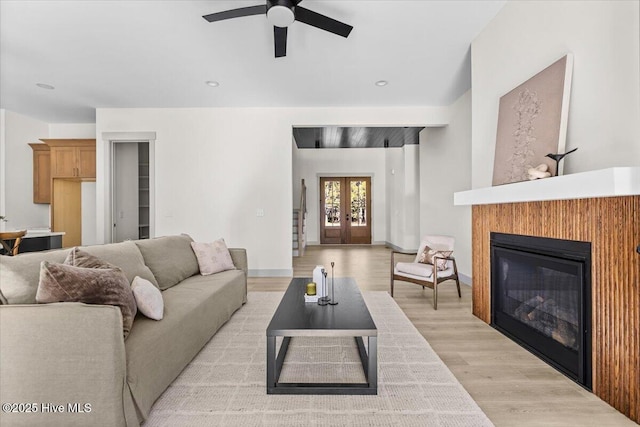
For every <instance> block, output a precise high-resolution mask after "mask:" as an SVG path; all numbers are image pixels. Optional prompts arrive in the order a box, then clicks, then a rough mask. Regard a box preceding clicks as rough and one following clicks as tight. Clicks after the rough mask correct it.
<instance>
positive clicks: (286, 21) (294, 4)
mask: <svg viewBox="0 0 640 427" xmlns="http://www.w3.org/2000/svg"><path fill="white" fill-rule="evenodd" d="M300 2H302V0H266V2H265V3H266V4H264V5H257V6H249V7H241V8H239V9H231V10H227V11H224V12H217V13H212V14H210V15H205V16H203V18H204V19H206V20H207V21H209V22H216V21H222V20H224V19H231V18H240V17H243V16H251V15H261V14H266V15H267V21H269V23H270V24H272V25H273V42H274V46H275V55H276V58H280V57H283V56H287V27H288V26H289V25H291V24H292V23H293V22H294V21H299V22H302V23H304V24H307V25H311V26H312V27H316V28H320V29H321V30H325V31H329V32H330V33H333V34H337V35H339V36H342V37H345V38H346V37H348V36H349V33H350V32H351V30H352V29H353V27H352V26H351V25H347V24H345V23H343V22H340V21H336V20H335V19H332V18H329V17H328V16H324V15H321V14H319V13H317V12H314V11H312V10H309V9H305V8H304V7H300V6H298V4H299V3H300Z"/></svg>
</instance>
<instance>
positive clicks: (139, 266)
mask: <svg viewBox="0 0 640 427" xmlns="http://www.w3.org/2000/svg"><path fill="white" fill-rule="evenodd" d="M81 249H82V250H83V251H85V252H88V253H89V254H91V255H93V256H96V257H98V258H100V259H101V260H103V261H106V262H108V263H109V264H113V265H115V266H116V267H118V268H120V269H121V270H122V271H123V272H124V274H125V275H126V276H127V279H128V280H129V283H131V282H133V279H134V278H135V277H136V276H140V277H142V278H143V279H147V280H148V281H150V282H151V283H153V284H154V285H156V286H158V281H157V280H156V278H155V277H154V273H153V272H152V270H150V269H149V267H147V266H146V265H145V259H144V258H143V257H142V254H141V253H140V250H139V249H138V246H136V244H135V243H133V242H131V241H126V242H121V243H109V244H107V245H96V246H83V247H81Z"/></svg>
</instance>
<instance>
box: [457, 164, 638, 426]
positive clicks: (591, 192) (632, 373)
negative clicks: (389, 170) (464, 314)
mask: <svg viewBox="0 0 640 427" xmlns="http://www.w3.org/2000/svg"><path fill="white" fill-rule="evenodd" d="M454 204H455V205H473V207H472V223H473V224H472V252H473V255H472V257H473V289H472V293H473V314H474V315H475V316H477V317H478V318H480V319H481V320H483V321H484V322H486V323H489V324H492V325H494V322H493V320H494V319H492V310H491V301H492V299H491V251H490V239H491V235H492V233H504V234H507V235H522V236H534V237H542V238H551V239H562V240H564V241H579V242H588V243H590V245H591V260H590V264H591V267H590V274H588V273H589V272H587V276H589V275H590V282H591V284H590V300H591V303H590V307H589V308H590V310H587V311H586V313H588V315H589V317H590V319H587V324H588V323H590V329H589V332H588V334H589V335H590V337H589V338H590V351H589V353H590V368H591V369H590V375H589V376H590V378H589V381H590V382H591V387H589V386H588V384H585V383H584V382H583V385H584V386H585V387H586V388H590V389H591V390H592V391H593V393H595V394H596V395H597V396H598V397H600V398H601V399H602V400H604V401H606V402H608V403H609V404H610V405H612V406H613V407H615V408H616V409H617V410H619V411H620V412H622V413H623V414H625V415H626V416H627V417H629V418H630V419H632V420H634V421H635V422H638V423H640V246H639V245H640V167H630V168H611V169H604V170H600V171H593V172H584V173H577V174H572V175H565V176H561V177H554V178H548V179H545V180H540V181H530V182H521V183H515V184H508V185H503V186H499V187H490V188H481V189H477V190H469V191H464V192H459V193H456V194H455V195H454ZM494 235H495V234H494ZM525 239H526V238H525ZM587 247H588V245H587ZM554 333H555V332H554ZM550 335H551V334H550ZM560 341H562V339H561V340H560ZM525 347H526V346H525ZM534 353H536V352H535V351H534ZM560 370H561V371H562V369H560ZM569 376H570V375H569ZM574 379H575V378H574ZM578 382H580V381H578Z"/></svg>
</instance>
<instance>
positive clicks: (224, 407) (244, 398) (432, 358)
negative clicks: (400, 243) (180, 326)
mask: <svg viewBox="0 0 640 427" xmlns="http://www.w3.org/2000/svg"><path fill="white" fill-rule="evenodd" d="M282 295H283V293H281V292H250V293H249V296H248V302H247V304H245V305H244V306H243V307H242V308H241V309H240V310H238V311H237V312H236V313H235V314H234V315H233V317H232V318H231V319H230V320H229V321H228V322H227V323H226V324H225V325H224V326H223V327H222V328H221V329H220V330H219V331H218V333H217V334H216V335H215V336H214V337H213V338H212V339H211V341H209V343H207V345H206V346H205V347H204V348H203V349H202V351H201V352H200V353H199V354H198V355H197V356H196V357H195V358H194V360H193V361H192V362H191V363H190V364H189V365H188V366H187V367H186V368H185V369H184V371H183V372H182V373H181V374H180V376H179V377H178V378H177V379H176V380H175V381H174V382H173V383H172V384H171V386H170V387H169V388H168V389H167V390H166V391H165V393H164V394H163V395H162V396H161V397H160V398H159V399H158V400H157V401H156V403H155V405H154V406H153V408H152V410H151V414H150V416H149V419H148V420H147V421H146V422H145V423H144V425H143V427H181V426H194V427H197V426H203V427H204V426H207V427H209V426H225V427H226V426H243V427H250V426H416V427H417V426H421V427H422V426H443V427H445V426H452V427H453V426H456V427H457V426H459V427H474V426H478V427H479V426H492V425H493V424H492V423H491V422H490V421H489V419H488V418H487V416H486V415H485V414H484V413H483V412H482V410H481V409H480V408H479V407H478V405H477V404H476V403H475V402H474V401H473V399H472V398H471V396H469V394H468V393H467V392H466V390H465V389H464V388H463V387H462V385H461V384H460V383H459V382H458V381H457V380H456V378H455V377H454V376H453V374H452V373H451V372H450V371H449V369H448V368H447V367H446V365H445V364H444V363H443V362H442V360H440V358H439V357H438V355H437V354H436V353H435V352H434V351H433V349H432V348H431V346H430V345H429V344H428V343H427V341H426V340H425V339H424V338H423V337H422V335H420V333H419V332H418V331H417V329H416V328H415V327H414V326H413V324H412V323H411V321H410V320H409V319H408V318H407V317H406V316H405V315H404V313H403V312H402V310H401V309H400V307H398V305H397V304H396V303H395V301H394V300H393V299H392V298H391V297H390V296H389V294H388V293H386V292H365V293H363V296H364V299H365V301H366V303H367V306H368V307H369V311H370V312H371V316H372V317H373V320H374V322H375V323H376V326H377V328H378V395H376V396H319V395H267V393H266V386H265V383H266V362H265V354H266V328H267V325H268V324H269V321H270V320H271V316H272V315H273V313H274V312H275V310H276V308H277V306H278V304H279V302H280V300H281V299H282ZM365 343H366V339H365ZM280 380H281V381H283V382H294V381H302V380H303V381H315V382H321V381H327V382H335V381H343V382H363V381H364V373H363V370H362V367H361V364H360V361H359V359H358V353H357V350H356V345H355V341H354V340H353V339H344V338H322V339H320V338H314V339H309V338H293V339H292V340H291V345H290V346H289V351H288V352H287V358H286V360H285V364H284V367H283V370H282V374H281V377H280Z"/></svg>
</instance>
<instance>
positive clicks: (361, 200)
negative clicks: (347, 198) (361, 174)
mask: <svg viewBox="0 0 640 427" xmlns="http://www.w3.org/2000/svg"><path fill="white" fill-rule="evenodd" d="M367 209H368V206H367V182H366V181H356V180H353V181H351V226H352V227H364V226H366V225H367V216H368V215H367Z"/></svg>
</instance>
